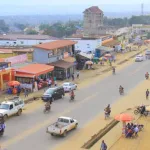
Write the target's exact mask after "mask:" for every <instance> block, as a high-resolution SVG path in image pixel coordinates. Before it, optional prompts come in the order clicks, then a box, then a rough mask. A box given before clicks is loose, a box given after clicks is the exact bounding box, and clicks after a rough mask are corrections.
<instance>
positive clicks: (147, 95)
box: [146, 89, 149, 99]
mask: <svg viewBox="0 0 150 150" xmlns="http://www.w3.org/2000/svg"><path fill="white" fill-rule="evenodd" d="M148 98H149V90H148V89H147V90H146V99H148Z"/></svg>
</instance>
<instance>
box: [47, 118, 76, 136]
mask: <svg viewBox="0 0 150 150" xmlns="http://www.w3.org/2000/svg"><path fill="white" fill-rule="evenodd" d="M77 126H78V122H77V120H75V119H72V118H69V117H59V118H58V120H57V122H55V123H53V124H52V125H50V126H48V127H47V133H49V134H51V135H52V136H54V135H60V136H64V137H65V136H66V135H67V132H68V131H70V130H72V129H76V128H77Z"/></svg>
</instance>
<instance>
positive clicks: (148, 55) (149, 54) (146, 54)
mask: <svg viewBox="0 0 150 150" xmlns="http://www.w3.org/2000/svg"><path fill="white" fill-rule="evenodd" d="M145 57H146V59H150V50H146V52H145Z"/></svg>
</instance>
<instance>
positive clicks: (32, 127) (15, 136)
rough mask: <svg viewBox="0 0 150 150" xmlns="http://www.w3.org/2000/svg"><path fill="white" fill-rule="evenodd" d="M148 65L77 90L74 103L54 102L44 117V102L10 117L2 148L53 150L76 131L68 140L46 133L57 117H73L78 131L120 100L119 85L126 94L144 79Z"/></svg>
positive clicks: (138, 66)
mask: <svg viewBox="0 0 150 150" xmlns="http://www.w3.org/2000/svg"><path fill="white" fill-rule="evenodd" d="M149 66H150V61H144V62H141V63H134V64H132V65H130V66H128V67H126V68H125V69H123V70H121V71H120V72H117V74H116V75H115V76H113V75H111V76H109V77H107V78H105V79H104V80H102V81H99V82H97V83H93V84H92V85H91V86H90V87H87V88H84V89H81V90H77V91H76V101H75V102H69V97H67V96H66V98H64V99H62V100H57V101H55V102H54V103H53V106H52V111H51V113H49V114H43V103H42V102H41V101H38V102H36V103H37V104H35V103H33V104H31V106H33V105H35V107H33V111H28V110H25V111H24V113H23V114H22V116H20V117H13V118H10V119H9V120H8V121H7V122H6V125H7V127H6V132H5V135H4V136H3V137H2V138H1V139H0V143H1V145H2V146H4V147H6V148H7V149H9V150H20V149H21V150H33V149H36V150H41V149H42V150H52V149H53V147H55V146H56V145H58V144H59V143H61V142H63V141H64V140H67V139H68V138H69V137H70V136H72V135H73V134H74V132H75V131H73V132H71V133H69V134H68V136H67V137H66V138H60V137H51V136H50V135H48V134H46V127H47V126H48V125H49V124H51V123H53V122H54V121H55V120H56V118H57V117H59V116H61V115H62V116H63V115H64V116H70V117H73V118H75V119H77V120H78V121H79V128H83V126H84V125H85V124H86V123H87V122H89V121H90V120H92V119H93V118H94V117H95V116H96V115H98V114H99V113H101V112H103V109H104V107H105V106H106V105H107V104H112V103H114V102H115V101H116V100H117V99H119V98H120V95H119V93H118V87H119V85H122V86H123V87H124V88H125V94H127V93H128V92H129V91H130V90H131V89H132V88H134V87H135V86H136V85H137V84H138V83H140V82H141V81H142V80H143V79H144V73H145V72H147V70H148V69H149ZM37 105H38V106H37ZM31 106H29V107H30V109H31ZM36 106H37V107H36ZM35 108H36V109H35Z"/></svg>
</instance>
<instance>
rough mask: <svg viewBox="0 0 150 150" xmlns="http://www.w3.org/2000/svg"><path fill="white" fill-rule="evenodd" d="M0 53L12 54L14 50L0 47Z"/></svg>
mask: <svg viewBox="0 0 150 150" xmlns="http://www.w3.org/2000/svg"><path fill="white" fill-rule="evenodd" d="M0 53H5V54H6V53H7V54H11V53H13V52H12V49H3V48H0Z"/></svg>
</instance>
